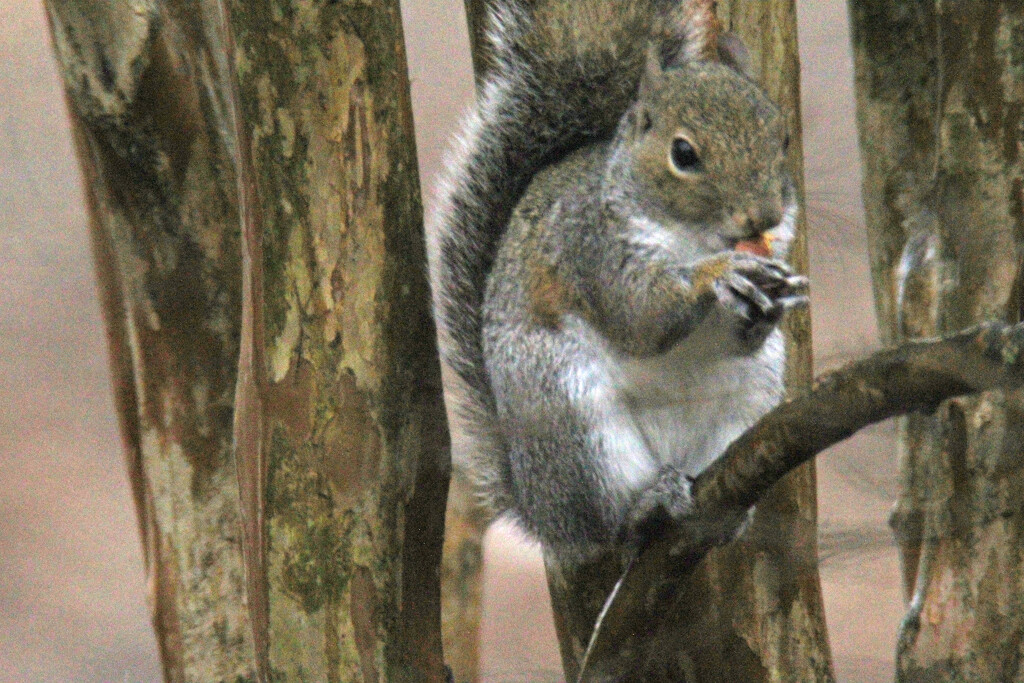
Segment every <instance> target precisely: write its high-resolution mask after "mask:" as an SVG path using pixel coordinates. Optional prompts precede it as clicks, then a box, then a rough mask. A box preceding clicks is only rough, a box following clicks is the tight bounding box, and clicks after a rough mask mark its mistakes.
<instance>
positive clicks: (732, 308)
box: [716, 253, 808, 350]
mask: <svg viewBox="0 0 1024 683" xmlns="http://www.w3.org/2000/svg"><path fill="white" fill-rule="evenodd" d="M729 265H730V267H729V268H728V270H727V271H726V272H725V274H724V275H723V276H722V277H720V278H719V279H718V281H717V282H716V292H717V295H718V300H719V302H720V303H721V305H722V306H723V307H724V308H725V309H726V310H727V311H728V312H730V313H731V314H732V315H733V316H734V317H735V319H736V320H737V322H738V329H737V333H738V337H739V340H740V342H741V343H742V344H743V345H744V346H745V347H746V348H748V349H750V350H754V349H757V348H760V346H761V344H763V343H764V340H765V338H766V337H767V336H768V334H769V333H770V332H771V331H772V330H773V329H775V327H776V326H777V325H778V324H779V321H781V320H782V316H783V315H785V313H786V311H788V310H790V309H792V308H798V307H800V306H806V305H807V302H808V298H807V284H808V283H807V278H806V277H804V276H803V275H797V274H796V273H794V272H793V269H792V268H791V267H790V266H789V265H788V264H786V263H785V262H783V261H777V260H774V259H767V258H763V257H760V256H755V255H753V254H745V253H734V254H732V255H731V257H730V264H729Z"/></svg>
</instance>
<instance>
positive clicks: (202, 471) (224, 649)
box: [47, 0, 448, 682]
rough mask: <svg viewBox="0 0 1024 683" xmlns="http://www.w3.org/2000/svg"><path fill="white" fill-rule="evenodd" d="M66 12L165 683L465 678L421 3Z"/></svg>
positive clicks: (65, 58) (53, 4)
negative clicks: (427, 160) (448, 670)
mask: <svg viewBox="0 0 1024 683" xmlns="http://www.w3.org/2000/svg"><path fill="white" fill-rule="evenodd" d="M47 8H48V12H49V17H50V22H51V29H52V33H53V38H54V44H55V47H56V51H57V56H58V60H59V62H60V67H61V72H62V75H63V78H64V82H65V87H66V89H67V95H68V100H69V104H70V109H71V114H72V119H73V129H74V132H75V138H76V144H77V149H78V153H79V158H80V162H81V164H82V168H83V173H84V175H85V186H86V196H87V197H88V201H89V207H90V214H91V221H92V222H91V225H92V234H93V244H94V251H95V255H96V262H97V269H98V274H99V280H100V289H101V295H102V299H103V307H104V313H105V316H106V320H107V326H108V333H109V338H110V349H111V358H112V365H113V368H114V383H115V390H116V396H117V404H118V408H119V411H120V417H121V425H122V431H123V434H124V438H125V443H126V452H127V456H128V470H129V475H130V477H131V481H132V485H133V489H134V493H135V499H136V505H137V508H138V513H139V520H140V527H141V530H142V538H143V544H144V548H145V551H146V569H147V573H148V575H149V580H150V581H149V583H150V586H151V590H152V595H151V598H152V605H153V610H154V623H155V626H156V629H157V636H158V642H159V645H160V650H161V655H162V659H163V664H164V671H165V679H166V680H167V681H175V682H177V681H232V682H236V681H252V680H259V681H271V680H280V681H292V680H303V679H306V680H323V681H342V680H354V679H357V678H358V679H359V680H364V681H385V680H386V681H391V680H394V681H441V680H443V674H442V666H441V664H442V662H441V640H440V614H439V586H438V581H437V573H438V572H437V569H438V566H439V562H440V551H441V535H442V529H443V509H444V500H445V494H446V490H447V480H448V456H447V438H448V437H447V431H446V423H445V416H444V411H443V406H442V402H441V393H440V384H441V383H440V371H439V367H438V363H437V360H436V353H435V350H434V331H433V325H432V323H431V321H430V317H429V308H428V295H427V285H426V279H425V276H424V273H425V268H424V261H425V259H424V254H423V240H422V229H421V210H420V205H419V188H418V184H417V178H416V175H415V169H416V164H415V152H414V147H413V142H412V140H413V138H412V123H411V116H410V110H409V100H408V84H407V81H406V68H405V55H404V51H403V47H402V32H401V25H400V22H399V14H398V4H397V1H393V2H384V3H376V4H375V5H374V6H373V7H372V8H371V7H362V6H360V7H354V6H349V5H336V4H327V5H322V6H321V5H320V4H311V3H308V2H305V1H303V0H296V1H295V2H293V3H276V4H267V3H262V2H248V3H245V4H242V3H240V2H231V1H228V2H227V4H226V5H224V4H220V3H218V2H216V0H169V1H168V2H166V3H161V4H157V3H154V2H151V1H148V0H138V1H137V2H133V3H125V4H120V3H109V4H108V3H103V2H99V1H91V2H86V3H83V2H67V1H66V0H48V7H47ZM240 226H241V227H240Z"/></svg>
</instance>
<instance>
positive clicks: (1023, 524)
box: [849, 0, 1024, 683]
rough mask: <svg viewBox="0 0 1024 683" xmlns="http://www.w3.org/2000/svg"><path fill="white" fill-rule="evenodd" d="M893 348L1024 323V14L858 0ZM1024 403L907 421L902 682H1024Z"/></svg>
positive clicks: (874, 211) (887, 332)
mask: <svg viewBox="0 0 1024 683" xmlns="http://www.w3.org/2000/svg"><path fill="white" fill-rule="evenodd" d="M849 7H850V16H851V21H852V36H853V45H854V52H855V57H856V72H857V103H858V119H859V127H860V138H861V150H862V156H863V160H864V201H865V206H866V210H867V224H868V231H869V246H870V252H871V267H872V273H873V279H874V286H875V295H876V306H877V309H878V314H879V318H880V321H881V328H882V330H883V334H884V336H885V339H886V341H887V342H890V343H891V342H897V341H901V340H903V339H913V338H920V337H926V336H932V335H935V334H938V333H943V332H948V331H950V330H954V329H956V328H960V327H964V326H966V325H969V324H970V323H972V322H975V321H981V320H984V319H992V318H997V319H1009V320H1010V321H1011V322H1018V321H1020V320H1021V317H1022V316H1021V313H1022V311H1024V274H1022V271H1021V267H1020V260H1019V259H1020V256H1019V255H1020V253H1021V250H1022V248H1024V210H1022V206H1024V190H1022V188H1024V179H1022V178H1024V168H1022V160H1021V154H1020V139H1021V134H1022V130H1024V128H1022V113H1024V45H1022V43H1021V41H1020V35H1021V34H1022V32H1024V5H1022V4H1021V3H1020V2H1017V1H1010V0H970V1H967V2H957V3H954V2H947V1H944V0H924V1H921V2H915V3H906V2H900V1H898V0H850V2H849ZM1022 424H1024V394H1021V392H1019V391H1014V392H1007V393H1001V392H993V393H986V394H983V395H981V396H980V397H974V398H968V399H958V400H955V401H950V402H949V403H948V404H946V405H945V406H943V407H942V408H941V409H940V410H939V411H938V412H937V414H935V415H931V416H926V415H919V416H915V417H912V418H910V419H908V420H906V421H905V423H904V430H903V436H902V440H901V446H900V454H899V458H900V467H901V479H902V482H901V486H902V490H901V492H900V497H899V501H898V503H897V507H896V510H895V512H894V514H893V519H892V523H893V528H894V530H895V532H896V536H897V539H898V542H899V545H900V550H901V559H902V562H903V579H904V588H905V595H906V599H907V601H908V605H909V608H908V613H907V616H906V618H905V620H904V622H903V624H902V626H901V629H900V634H899V643H898V651H897V669H898V674H897V677H898V680H900V681H914V682H921V683H924V682H930V681H1024V671H1022V670H1021V660H1022V654H1024V651H1022V645H1024V643H1022V634H1024V579H1022V577H1024V571H1022V570H1024V562H1022V560H1024V545H1022V540H1024V531H1022V529H1024V509H1022V507H1021V501H1022V500H1024V434H1022V433H1021V425H1022Z"/></svg>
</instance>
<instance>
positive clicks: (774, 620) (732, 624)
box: [466, 0, 833, 682]
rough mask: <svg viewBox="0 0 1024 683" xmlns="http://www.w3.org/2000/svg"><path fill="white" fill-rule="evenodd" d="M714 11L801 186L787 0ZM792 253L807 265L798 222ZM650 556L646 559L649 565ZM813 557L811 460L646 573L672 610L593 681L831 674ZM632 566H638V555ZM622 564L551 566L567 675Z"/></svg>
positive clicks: (744, 2) (474, 28) (798, 382)
mask: <svg viewBox="0 0 1024 683" xmlns="http://www.w3.org/2000/svg"><path fill="white" fill-rule="evenodd" d="M466 4H467V13H468V14H469V17H470V25H471V33H472V35H474V36H476V37H477V38H479V36H480V35H481V30H480V17H482V16H483V15H484V6H485V5H486V4H487V1H486V0H467V3H466ZM719 16H720V18H721V19H722V21H723V23H724V24H725V25H726V27H727V28H728V29H729V30H732V31H735V32H736V33H738V34H739V35H740V36H741V37H742V38H743V39H744V41H745V43H746V44H747V45H748V47H749V48H750V49H751V53H752V57H753V59H754V68H755V70H756V72H757V73H758V74H759V75H760V79H761V82H762V83H763V84H764V86H765V87H766V88H767V90H768V91H769V92H770V93H771V94H772V96H773V97H774V98H775V100H776V101H777V102H779V103H780V104H781V105H782V107H783V109H784V110H786V111H788V112H790V129H791V137H792V139H793V143H794V144H793V145H792V151H791V161H792V163H793V171H794V174H795V175H796V177H797V178H798V179H799V180H800V182H801V191H802V164H801V153H802V152H801V145H800V117H799V62H798V56H797V43H796V13H795V6H794V3H793V0H772V1H771V2H755V1H752V0H730V1H723V2H719ZM474 54H475V58H474V59H475V64H477V65H478V68H479V65H481V64H483V65H486V57H485V56H481V55H482V53H481V51H480V50H479V47H477V49H476V50H475V52H474ZM484 68H486V66H484ZM793 262H794V264H795V265H796V267H797V269H798V270H800V271H802V272H806V267H807V253H806V240H805V235H804V231H803V229H802V228H801V231H800V236H799V239H798V241H797V244H796V247H795V249H794V255H793ZM787 327H788V330H789V332H790V334H789V339H790V349H789V354H790V355H789V357H790V364H789V368H788V379H789V384H790V386H791V387H794V388H797V387H806V386H808V385H809V383H810V378H811V372H812V370H811V359H810V322H809V319H808V317H807V314H806V312H801V313H799V314H797V315H794V316H792V319H791V320H790V321H789V324H788V326H787ZM656 564H657V563H656V562H652V563H651V565H650V567H654V566H655V565H656ZM816 564H817V560H816V501H815V479H814V469H813V466H806V467H803V468H801V469H799V470H798V471H796V472H794V473H793V474H791V475H789V476H788V477H787V479H786V480H784V481H783V483H782V484H780V485H779V486H778V487H777V488H776V489H775V491H773V492H772V493H771V494H770V495H769V496H767V497H766V498H765V499H764V501H763V502H762V503H761V504H760V505H759V506H758V512H757V517H756V521H755V523H754V525H753V527H752V528H751V529H750V531H749V532H748V533H747V534H746V536H745V537H744V539H743V540H742V541H741V542H738V543H735V544H733V545H732V546H730V547H728V548H723V549H719V550H716V551H714V552H713V553H712V556H711V557H709V558H708V559H707V560H706V561H704V562H703V563H702V565H701V567H700V568H699V569H698V570H697V571H696V572H695V573H694V574H693V575H692V576H691V577H689V578H688V579H686V580H684V581H683V582H682V584H680V585H678V586H673V587H671V588H668V587H666V586H664V585H660V584H662V583H663V581H664V577H663V576H658V575H655V573H652V575H651V576H650V578H649V581H650V584H651V586H652V591H654V592H653V593H652V595H655V596H656V599H655V600H654V601H653V602H652V603H649V604H636V605H635V610H637V611H640V612H641V613H644V612H646V611H648V610H650V611H652V612H653V613H662V612H666V611H671V613H672V616H671V618H669V620H668V623H667V627H666V628H665V629H664V631H663V632H662V633H661V634H660V635H659V636H658V637H657V638H656V639H655V640H654V641H653V642H645V643H641V642H625V643H622V648H621V649H620V651H619V652H617V653H616V654H614V655H613V656H611V657H609V658H608V659H607V660H606V661H591V663H590V665H588V671H592V672H593V674H594V676H595V678H594V680H600V679H601V678H600V677H601V676H608V677H609V678H611V677H612V676H627V677H628V676H632V677H633V678H625V679H623V680H643V681H655V680H671V681H680V680H686V681H691V682H692V681H719V680H730V681H732V680H736V681H741V680H742V681H750V682H758V681H793V680H799V681H808V682H810V681H831V680H833V675H832V667H831V661H830V655H829V652H828V640H827V635H826V630H825V620H824V612H823V607H822V601H821V592H820V585H819V580H818V573H817V566H816ZM650 567H649V568H650ZM635 571H637V572H641V573H643V572H644V571H645V567H644V566H643V562H641V566H638V567H637V568H636V569H635ZM620 573H621V567H620V566H619V565H618V563H617V562H616V561H615V560H611V559H609V560H605V561H598V562H595V563H593V564H591V565H588V566H586V567H584V568H582V569H580V570H578V571H569V570H566V569H565V568H563V567H559V566H554V565H551V564H549V566H548V579H549V585H550V588H551V594H552V602H553V605H554V612H555V621H556V628H557V630H558V634H559V641H560V646H561V651H562V659H563V663H564V666H565V671H566V676H567V680H569V681H574V680H575V679H576V676H577V675H578V671H579V664H580V660H581V658H582V656H583V653H584V651H585V650H586V646H587V643H588V640H589V638H590V635H591V630H592V627H593V625H594V621H595V619H596V617H597V615H598V612H599V611H600V608H601V606H602V604H603V603H604V601H605V598H606V597H607V596H608V593H609V592H610V591H611V589H612V587H613V585H614V584H615V582H616V580H617V579H618V577H619V575H620ZM658 591H660V593H658ZM638 602H639V601H638ZM633 616H635V614H634V615H633ZM627 651H628V652H627ZM589 666H593V667H594V668H593V670H591V669H590V668H589ZM684 676H687V677H686V678H683V677H684Z"/></svg>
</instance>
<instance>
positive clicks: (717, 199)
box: [609, 36, 795, 248]
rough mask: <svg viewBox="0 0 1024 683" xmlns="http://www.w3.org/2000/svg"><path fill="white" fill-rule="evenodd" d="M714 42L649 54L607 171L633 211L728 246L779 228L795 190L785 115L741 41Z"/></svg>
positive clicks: (651, 51) (721, 38) (721, 246)
mask: <svg viewBox="0 0 1024 683" xmlns="http://www.w3.org/2000/svg"><path fill="white" fill-rule="evenodd" d="M715 40H716V41H718V42H717V46H718V50H694V49H692V48H691V49H682V50H678V51H676V53H675V55H676V56H674V57H671V58H668V59H666V56H665V54H664V51H663V50H660V49H657V48H654V49H651V50H650V51H649V54H648V64H647V68H646V73H645V74H644V75H643V77H642V79H641V83H640V86H639V89H638V95H637V100H636V102H635V103H634V104H633V105H632V106H631V107H630V109H629V110H628V111H627V112H626V114H625V115H624V117H623V119H622V121H621V123H620V126H619V131H618V134H617V136H616V140H615V143H614V144H615V150H614V153H613V157H612V168H611V169H609V170H610V172H611V178H612V180H613V183H614V185H617V186H619V191H617V194H618V195H619V196H620V197H621V198H622V199H625V200H627V201H631V202H635V203H636V204H637V205H636V206H634V207H632V209H633V210H635V211H639V212H642V213H643V214H645V215H648V216H650V217H651V218H654V219H656V220H658V221H659V222H661V223H663V224H665V225H677V226H679V227H681V228H683V229H687V230H691V231H698V232H700V233H701V236H702V237H703V238H704V240H705V241H710V243H711V245H712V246H713V247H715V248H731V247H732V246H734V245H735V244H736V242H738V241H740V240H743V239H748V238H751V237H755V236H757V235H759V234H761V233H763V232H765V231H767V230H770V229H772V228H774V227H775V226H777V225H779V224H780V223H781V222H782V221H783V219H784V217H785V216H786V214H787V212H788V211H789V209H790V208H791V206H792V204H793V203H794V201H795V196H794V191H793V184H792V180H791V178H790V176H789V173H788V170H787V168H786V160H785V157H786V153H787V148H788V145H789V138H788V134H787V132H786V120H785V116H784V115H783V114H782V112H781V111H780V110H779V108H778V106H776V105H775V103H774V102H772V101H771V99H770V98H769V97H768V95H767V94H766V93H765V92H764V91H763V90H761V88H759V87H758V86H757V84H756V83H754V81H753V80H752V79H751V78H750V76H749V75H748V74H747V73H746V71H745V70H746V69H747V68H749V67H748V66H747V64H748V63H749V62H748V61H747V59H746V53H745V50H743V49H742V46H741V45H740V44H739V43H738V39H734V38H731V37H728V38H727V37H725V36H721V37H719V36H716V37H715ZM709 54H714V56H713V57H709V56H708V55H709Z"/></svg>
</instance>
